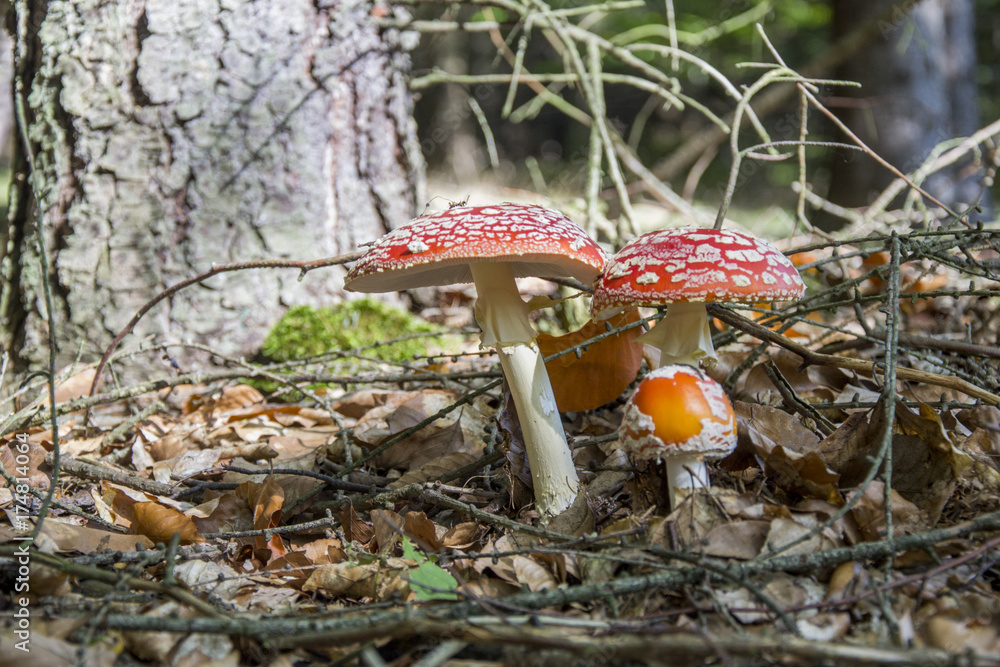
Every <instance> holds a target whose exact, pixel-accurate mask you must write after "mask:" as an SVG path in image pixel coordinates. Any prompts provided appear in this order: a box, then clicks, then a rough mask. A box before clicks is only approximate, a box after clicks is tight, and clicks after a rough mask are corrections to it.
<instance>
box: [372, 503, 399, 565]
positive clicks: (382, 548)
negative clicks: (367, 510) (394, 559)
mask: <svg viewBox="0 0 1000 667" xmlns="http://www.w3.org/2000/svg"><path fill="white" fill-rule="evenodd" d="M371 517H372V530H373V531H374V532H375V545H376V546H377V547H378V552H379V553H380V554H386V553H388V552H389V550H391V549H392V548H393V547H394V546H396V542H397V541H399V537H400V531H401V530H402V529H403V517H401V516H400V515H398V514H396V513H395V512H393V511H392V510H383V509H375V510H372V511H371Z"/></svg>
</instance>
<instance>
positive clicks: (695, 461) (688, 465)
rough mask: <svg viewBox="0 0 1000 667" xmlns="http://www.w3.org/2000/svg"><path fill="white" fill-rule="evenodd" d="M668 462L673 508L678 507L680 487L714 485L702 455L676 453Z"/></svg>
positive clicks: (668, 479)
mask: <svg viewBox="0 0 1000 667" xmlns="http://www.w3.org/2000/svg"><path fill="white" fill-rule="evenodd" d="M666 463H667V488H668V489H669V490H670V509H671V510H675V509H677V503H678V500H677V495H678V494H677V492H678V491H679V490H680V489H707V488H710V487H711V486H712V483H711V481H710V480H709V478H708V467H707V466H706V465H705V461H704V460H703V459H702V457H701V455H698V454H681V455H674V456H671V457H670V458H668V459H667V461H666Z"/></svg>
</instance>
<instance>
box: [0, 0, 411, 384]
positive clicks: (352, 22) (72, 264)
mask: <svg viewBox="0 0 1000 667" xmlns="http://www.w3.org/2000/svg"><path fill="white" fill-rule="evenodd" d="M25 4H26V5H28V6H29V7H30V15H25V14H26V12H25V11H24V10H22V11H20V12H18V15H17V17H16V18H17V19H18V21H19V23H18V25H19V35H18V37H19V39H20V41H19V46H20V47H21V49H22V51H21V53H20V57H19V58H18V62H17V74H18V75H19V76H20V77H21V78H22V80H23V81H24V82H25V87H26V89H27V91H28V98H27V101H28V107H29V108H28V116H29V120H28V122H29V126H28V135H29V137H30V142H31V144H32V148H33V152H34V164H35V169H36V171H37V177H38V181H37V183H38V184H39V187H38V194H39V198H40V200H41V201H40V202H39V203H40V206H39V209H40V211H41V221H42V224H43V225H44V231H45V239H46V242H47V244H48V253H49V258H50V265H51V274H52V275H51V278H52V285H53V288H54V298H55V299H56V307H55V310H56V321H57V331H56V336H57V341H58V345H59V350H60V354H61V355H62V360H63V361H65V360H70V359H73V358H75V357H76V356H77V355H78V353H80V352H81V351H82V352H83V354H84V357H85V358H89V359H92V358H94V357H95V356H99V355H100V354H101V353H102V352H103V350H104V348H105V347H106V345H107V344H108V343H109V341H110V340H111V338H112V336H113V335H114V334H115V333H116V332H117V331H118V330H120V329H121V328H122V326H123V325H125V324H126V322H127V321H128V320H129V318H130V317H131V316H132V315H133V314H134V313H135V312H136V311H137V310H138V309H139V308H140V306H142V305H143V304H144V303H145V302H146V301H148V300H149V299H150V298H151V297H153V296H154V295H156V294H157V293H158V292H160V291H161V290H163V288H164V287H166V286H169V285H171V284H174V283H176V282H178V281H180V280H182V279H185V278H189V277H191V276H194V275H196V274H198V273H201V272H203V271H205V270H207V269H209V268H211V267H212V265H214V264H220V263H225V262H233V261H245V260H252V259H261V258H266V259H295V260H308V259H316V258H321V257H327V256H332V255H337V254H340V253H345V252H351V251H353V250H355V249H357V247H358V244H360V243H364V242H367V241H371V240H374V239H375V238H378V237H379V236H381V235H382V234H384V233H385V232H386V231H387V230H388V229H390V228H392V227H395V226H397V225H398V224H400V223H402V222H404V221H406V220H408V219H409V218H411V217H413V215H414V214H415V210H416V207H417V205H418V204H421V205H422V203H423V199H424V197H423V193H422V187H423V185H422V183H423V180H422V179H423V167H422V159H421V157H420V152H419V145H418V142H417V139H416V132H415V126H414V123H413V120H412V109H411V106H412V105H411V100H410V97H409V93H408V91H407V87H406V75H407V73H408V68H409V56H408V54H407V52H406V49H404V42H407V41H413V40H408V39H407V36H406V35H405V34H400V33H399V32H398V31H394V30H386V31H382V30H380V29H379V28H378V27H377V17H378V16H382V15H384V14H385V13H386V12H387V11H388V10H386V9H385V8H384V6H382V5H373V4H372V3H371V2H364V1H360V0H342V1H339V2H335V1H332V0H325V1H324V0H317V1H311V0H50V1H48V2H45V1H41V0H33V1H30V2H26V3H25ZM25 194H26V191H25ZM31 208H32V210H28V207H27V206H26V205H25V204H22V205H21V206H20V207H19V209H18V210H16V211H15V212H14V215H13V216H12V220H11V224H10V225H9V226H8V228H7V230H6V232H7V234H6V238H5V239H3V240H4V241H6V244H5V247H4V248H3V249H0V252H3V257H2V260H3V265H2V270H3V273H4V277H5V281H4V282H5V285H4V296H3V298H2V299H0V308H2V311H0V318H2V319H0V335H2V340H0V343H2V344H3V346H4V348H5V349H8V350H12V351H13V352H15V354H16V356H15V358H16V360H17V361H18V362H19V363H20V365H21V366H22V367H32V366H34V367H37V365H38V364H39V363H41V362H42V360H43V359H44V358H45V355H46V348H45V341H46V337H47V326H46V324H45V319H44V317H43V313H44V309H43V307H42V300H41V292H40V284H39V280H38V269H37V266H38V258H37V257H36V254H35V253H34V252H33V250H32V248H33V245H32V244H31V243H30V234H31V232H30V230H31V229H32V228H33V227H32V226H33V225H34V224H35V222H36V221H35V219H34V216H33V213H34V210H33V209H34V207H31ZM341 276H342V271H341V270H340V269H325V270H321V271H316V272H312V273H310V274H308V275H307V276H306V278H305V279H304V280H301V281H300V280H299V275H298V273H297V272H296V271H294V270H257V271H244V272H237V273H228V274H223V275H220V276H218V277H215V278H212V279H211V280H210V281H208V282H207V284H205V285H199V286H195V287H191V288H188V289H186V290H183V291H181V292H179V293H178V294H176V295H175V296H173V297H172V298H171V299H169V300H168V301H167V302H164V303H161V304H160V305H158V306H157V307H156V308H155V309H154V310H153V311H151V312H150V313H149V315H148V316H147V317H146V318H145V319H144V320H143V321H141V322H140V324H139V326H138V327H137V328H136V330H135V336H134V337H133V338H132V339H131V340H133V341H135V340H139V339H140V338H141V337H145V336H150V335H152V336H154V337H155V338H156V339H157V340H158V341H164V342H171V341H172V342H179V341H193V342H199V343H203V344H206V345H209V346H211V347H212V348H213V349H214V350H216V351H218V352H220V353H223V354H228V355H235V356H240V355H249V354H251V353H252V352H253V351H254V350H256V349H257V347H258V346H259V344H260V342H261V340H262V339H263V336H264V335H265V334H266V333H267V330H268V328H269V326H270V325H271V324H273V322H274V321H275V320H276V319H277V318H278V317H280V316H281V314H282V313H283V311H284V309H285V307H287V306H289V305H292V304H300V303H309V304H313V305H320V304H324V303H330V302H331V301H332V300H334V299H336V298H339V297H340V296H342V294H343V292H342V285H343V283H342V280H341ZM171 354H172V356H173V358H174V359H175V360H187V361H191V360H194V359H196V358H197V357H192V356H190V355H188V354H184V353H178V354H177V355H173V352H172V353H171ZM157 361H158V360H156V359H148V360H145V361H140V362H139V363H140V364H142V363H145V364H146V365H147V368H148V365H149V364H150V363H152V362H157ZM130 363H131V362H130Z"/></svg>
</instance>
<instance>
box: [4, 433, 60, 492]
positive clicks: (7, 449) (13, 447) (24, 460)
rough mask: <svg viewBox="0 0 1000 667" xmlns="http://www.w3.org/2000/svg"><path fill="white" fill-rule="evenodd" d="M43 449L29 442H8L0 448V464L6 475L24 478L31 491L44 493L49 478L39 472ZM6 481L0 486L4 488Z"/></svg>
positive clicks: (43, 460) (43, 455)
mask: <svg viewBox="0 0 1000 667" xmlns="http://www.w3.org/2000/svg"><path fill="white" fill-rule="evenodd" d="M45 454H46V451H45V448H44V447H42V446H41V445H40V444H38V443H37V442H32V441H30V440H27V441H25V440H16V439H12V440H10V441H9V442H8V443H7V444H6V445H4V446H3V447H2V448H0V464H2V465H3V468H4V470H6V471H7V474H8V475H10V476H11V477H14V478H16V479H21V478H26V479H27V484H28V486H30V487H31V488H33V489H38V490H40V491H45V490H46V489H48V488H49V485H50V483H49V476H48V475H47V474H45V473H44V472H42V471H40V470H39V467H41V466H42V465H44V464H45ZM6 485H7V482H6V480H3V481H2V483H0V486H6Z"/></svg>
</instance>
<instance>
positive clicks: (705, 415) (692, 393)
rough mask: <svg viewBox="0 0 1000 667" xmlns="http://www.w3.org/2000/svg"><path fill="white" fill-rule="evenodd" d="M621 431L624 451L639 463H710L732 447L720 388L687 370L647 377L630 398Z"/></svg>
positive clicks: (730, 415) (732, 426) (732, 423)
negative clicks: (687, 459) (685, 458)
mask: <svg viewBox="0 0 1000 667" xmlns="http://www.w3.org/2000/svg"><path fill="white" fill-rule="evenodd" d="M621 430H622V439H621V440H622V446H623V448H624V449H625V450H626V451H627V452H628V453H630V454H631V455H632V457H633V458H635V459H639V460H648V459H663V458H668V457H670V456H676V455H681V454H687V455H691V454H694V455H701V456H703V457H704V458H708V459H714V458H722V457H723V456H727V455H728V454H730V453H732V451H733V449H735V448H736V414H735V413H734V412H733V406H732V404H731V403H730V402H729V398H728V397H727V396H726V393H725V391H723V389H722V385H720V384H719V383H718V382H716V381H715V380H713V379H712V378H710V377H708V376H707V375H705V374H704V373H702V372H701V371H699V370H697V369H695V368H692V367H691V366H683V365H674V366H664V367H662V368H658V369H657V370H655V371H653V372H651V373H650V374H649V375H647V376H646V377H645V378H644V379H643V380H642V382H640V383H639V386H638V387H636V390H635V393H634V394H633V395H632V398H631V399H629V402H628V405H627V406H626V408H625V417H624V419H623V420H622V426H621Z"/></svg>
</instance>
